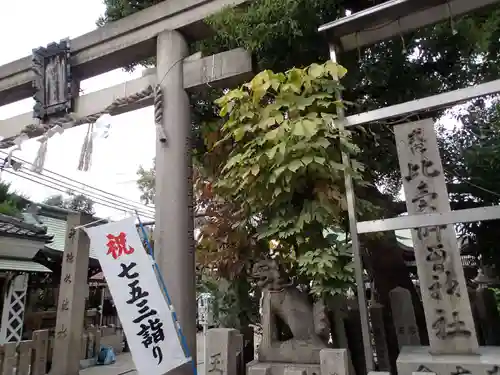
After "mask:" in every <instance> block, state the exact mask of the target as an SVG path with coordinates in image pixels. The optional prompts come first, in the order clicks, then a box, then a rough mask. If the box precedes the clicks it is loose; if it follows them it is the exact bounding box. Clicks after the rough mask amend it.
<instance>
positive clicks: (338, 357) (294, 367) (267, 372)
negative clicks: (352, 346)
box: [247, 349, 353, 375]
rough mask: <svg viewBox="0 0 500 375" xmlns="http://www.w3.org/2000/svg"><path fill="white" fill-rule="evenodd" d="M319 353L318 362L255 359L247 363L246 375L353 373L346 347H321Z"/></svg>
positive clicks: (343, 374) (337, 374) (340, 374)
mask: <svg viewBox="0 0 500 375" xmlns="http://www.w3.org/2000/svg"><path fill="white" fill-rule="evenodd" d="M319 355H320V358H321V362H320V363H318V364H311V363H285V362H260V361H259V360H255V361H252V362H250V363H249V364H248V365H247V375H353V374H351V373H350V371H349V354H348V351H347V349H322V350H321V352H320V353H319Z"/></svg>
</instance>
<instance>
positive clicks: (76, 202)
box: [42, 194, 95, 215]
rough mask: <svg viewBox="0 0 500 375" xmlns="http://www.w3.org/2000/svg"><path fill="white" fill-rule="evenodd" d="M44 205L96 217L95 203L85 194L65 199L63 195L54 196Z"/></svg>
mask: <svg viewBox="0 0 500 375" xmlns="http://www.w3.org/2000/svg"><path fill="white" fill-rule="evenodd" d="M42 203H44V204H46V205H48V206H54V207H61V208H66V209H68V210H72V211H78V212H83V213H86V214H88V215H94V214H95V211H94V202H93V201H92V200H91V199H90V198H88V197H87V196H85V195H84V194H76V195H71V196H70V197H68V198H65V197H64V196H63V195H62V194H57V195H53V196H51V197H48V198H47V199H45V200H44V201H43V202H42Z"/></svg>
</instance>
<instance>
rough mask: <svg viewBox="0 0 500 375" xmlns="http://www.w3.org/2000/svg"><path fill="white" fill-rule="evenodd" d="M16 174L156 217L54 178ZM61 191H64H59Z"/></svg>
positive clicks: (152, 212)
mask: <svg viewBox="0 0 500 375" xmlns="http://www.w3.org/2000/svg"><path fill="white" fill-rule="evenodd" d="M16 173H17V174H18V175H19V176H27V177H28V178H30V179H31V180H33V181H34V182H37V181H40V182H44V183H51V184H56V186H58V187H59V188H65V189H66V193H67V192H68V190H70V191H74V192H76V193H79V194H82V195H85V196H87V197H89V198H92V200H99V201H100V202H105V203H108V204H112V205H116V206H118V207H121V208H127V209H139V210H140V211H141V212H142V213H144V214H146V215H150V216H151V215H154V211H152V210H149V209H144V208H142V207H137V206H133V205H130V204H128V203H127V202H120V201H117V200H115V199H112V198H108V197H103V196H101V195H99V194H96V193H94V192H92V191H88V190H85V189H83V188H80V187H78V186H72V185H68V184H67V183H64V182H61V181H60V180H55V179H52V178H50V177H47V176H43V175H39V174H38V173H35V172H32V171H22V170H21V171H17V172H16ZM59 191H63V190H59ZM63 192H64V191H63Z"/></svg>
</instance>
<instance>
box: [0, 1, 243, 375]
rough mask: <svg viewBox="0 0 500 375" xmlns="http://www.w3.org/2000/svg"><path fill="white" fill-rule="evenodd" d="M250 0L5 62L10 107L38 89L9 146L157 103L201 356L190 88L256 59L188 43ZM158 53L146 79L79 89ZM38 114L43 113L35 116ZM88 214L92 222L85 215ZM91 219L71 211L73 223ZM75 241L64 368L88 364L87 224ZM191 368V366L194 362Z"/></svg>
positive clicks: (165, 210) (177, 251)
mask: <svg viewBox="0 0 500 375" xmlns="http://www.w3.org/2000/svg"><path fill="white" fill-rule="evenodd" d="M243 2H245V0H169V1H164V2H162V3H160V4H157V5H155V6H152V7H150V8H147V9H145V10H142V11H140V12H138V13H136V14H133V15H131V16H128V17H126V18H124V19H122V20H119V21H117V22H114V23H111V24H108V25H106V26H104V27H102V28H100V29H97V30H94V31H92V32H90V33H87V34H85V35H82V36H80V37H78V38H75V39H73V40H64V41H61V43H53V44H51V45H49V46H47V48H40V49H38V50H34V51H33V56H27V57H25V58H22V59H19V60H17V61H14V62H11V63H9V64H6V65H4V66H0V106H2V105H6V104H9V103H12V102H15V101H18V100H21V99H25V98H28V97H30V96H32V95H34V99H35V102H36V105H35V107H34V112H33V113H31V112H30V113H25V114H22V115H19V116H15V117H13V118H10V119H6V120H1V121H0V136H2V137H4V140H3V141H2V145H1V146H0V147H3V148H6V147H10V146H13V145H18V144H19V143H20V142H22V141H23V140H26V139H28V138H32V137H37V136H40V135H42V137H41V144H42V146H43V145H44V144H46V142H47V140H48V138H50V136H52V135H53V134H54V133H56V132H62V131H63V130H64V129H68V128H71V127H73V126H76V125H80V124H85V123H91V122H94V121H96V119H97V118H98V117H99V116H101V115H102V114H104V113H107V114H110V115H117V114H120V113H124V112H128V111H132V110H135V109H139V108H142V107H145V106H148V105H153V104H154V107H155V122H156V125H157V128H158V132H157V139H156V168H157V173H156V197H157V198H156V202H157V203H156V215H155V221H156V231H155V251H156V253H157V255H156V258H157V262H158V264H159V266H160V269H161V272H162V274H163V277H164V278H165V281H166V283H167V285H168V287H169V293H170V294H171V298H172V301H173V305H174V306H175V309H176V312H177V315H178V318H179V321H180V323H181V325H182V329H183V331H184V334H185V336H186V340H187V344H188V347H189V350H190V352H191V354H192V356H193V360H194V361H195V362H194V363H196V358H195V357H196V297H195V275H194V272H195V264H194V262H195V259H194V239H193V206H192V181H191V152H190V151H191V142H190V131H191V120H190V107H189V102H188V95H187V91H196V90H202V89H204V88H205V87H206V86H207V84H209V85H210V86H211V87H230V86H232V85H234V84H237V83H242V82H243V81H245V80H247V79H248V78H250V77H251V75H252V63H251V56H250V54H249V53H248V52H246V51H244V50H241V49H235V50H231V51H228V52H224V53H220V54H216V55H213V56H208V57H201V56H200V55H199V54H195V55H192V56H189V57H188V48H187V42H186V39H187V40H201V39H203V38H204V37H206V36H207V35H208V32H209V29H208V27H207V26H206V24H204V23H203V20H204V19H205V18H206V17H207V16H209V15H211V14H214V13H216V12H218V11H219V10H221V9H222V8H223V7H226V6H235V5H239V4H241V3H243ZM152 56H156V58H157V67H156V70H154V69H151V70H148V71H146V73H147V74H145V75H144V76H143V77H141V78H138V79H134V80H131V81H128V82H125V83H122V84H119V85H115V86H112V87H108V88H106V89H103V90H100V91H97V92H94V93H91V94H87V95H83V96H78V94H77V93H78V88H79V82H81V81H82V80H84V79H87V78H90V77H93V76H96V75H98V74H102V73H105V72H107V71H110V70H112V69H116V68H120V67H123V66H126V65H127V64H131V63H134V62H138V61H140V60H142V59H145V58H148V57H152ZM34 118H37V119H34ZM83 220H84V219H83ZM81 224H82V217H81V216H79V217H78V218H76V217H74V218H70V220H69V224H68V225H69V226H70V227H71V228H75V227H77V226H79V225H81ZM69 232H70V235H71V236H70V237H69V238H67V239H66V248H65V256H64V260H63V273H62V276H61V291H60V296H59V303H58V314H57V327H56V340H55V348H54V358H53V371H52V373H53V374H54V375H76V374H78V371H79V361H78V359H79V358H78V357H79V353H80V345H81V344H80V341H81V340H80V337H81V333H82V329H83V327H82V324H81V323H80V322H83V301H84V293H83V290H84V286H85V284H86V282H87V280H86V277H87V274H86V272H84V270H86V269H87V264H88V239H86V238H85V237H86V236H85V235H84V234H83V233H82V232H81V231H78V230H76V231H75V230H73V231H71V230H70V231H69ZM184 369H185V370H184V371H190V369H189V368H187V367H185V368H184Z"/></svg>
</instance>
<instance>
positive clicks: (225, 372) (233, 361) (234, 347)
mask: <svg viewBox="0 0 500 375" xmlns="http://www.w3.org/2000/svg"><path fill="white" fill-rule="evenodd" d="M238 334H239V333H238V331H237V330H236V329H232V328H213V329H209V330H208V332H207V347H206V348H205V350H206V351H207V363H205V373H206V374H207V375H236V373H237V351H238V343H239V342H240V340H239V339H238Z"/></svg>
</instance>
